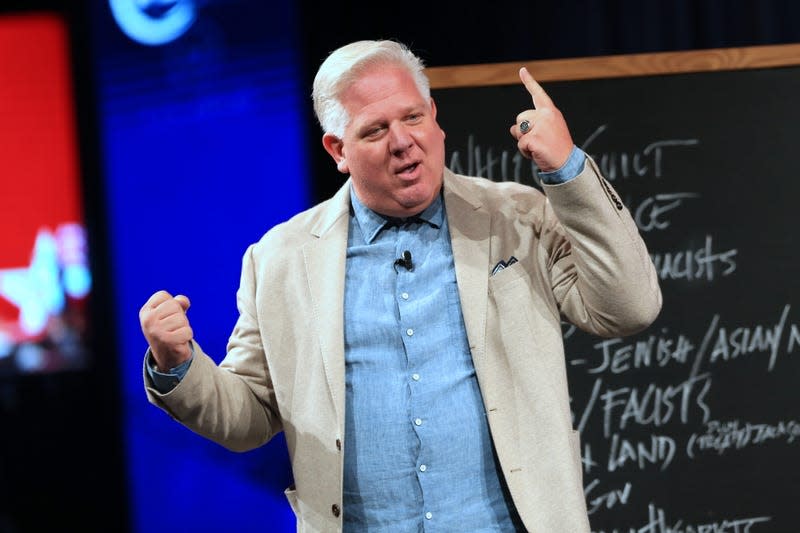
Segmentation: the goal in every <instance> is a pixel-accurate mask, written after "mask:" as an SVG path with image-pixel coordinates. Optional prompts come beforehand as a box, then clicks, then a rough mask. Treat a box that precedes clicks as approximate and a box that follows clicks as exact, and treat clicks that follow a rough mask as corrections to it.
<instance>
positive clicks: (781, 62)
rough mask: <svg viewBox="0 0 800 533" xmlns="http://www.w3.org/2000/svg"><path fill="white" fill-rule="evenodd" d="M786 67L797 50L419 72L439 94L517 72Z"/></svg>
mask: <svg viewBox="0 0 800 533" xmlns="http://www.w3.org/2000/svg"><path fill="white" fill-rule="evenodd" d="M792 65H800V44H779V45H764V46H748V47H739V48H711V49H706V50H690V51H684V52H653V53H643V54H625V55H607V56H597V57H582V58H567V59H544V60H533V61H524V62H506V63H490V64H478V65H461V66H449V67H429V68H427V69H426V70H425V72H426V74H427V75H428V78H429V79H430V81H431V89H444V88H457V87H484V86H490V85H511V84H515V83H519V77H518V75H517V72H518V71H519V69H520V68H521V67H523V66H526V67H528V70H529V71H530V72H531V73H532V74H533V75H534V77H535V78H536V79H537V80H538V81H540V82H542V81H570V80H587V79H596V78H619V77H629V76H654V75H659V74H679V73H688V72H708V71H715V70H738V69H752V68H772V67H784V66H792Z"/></svg>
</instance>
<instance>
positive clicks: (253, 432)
mask: <svg viewBox="0 0 800 533" xmlns="http://www.w3.org/2000/svg"><path fill="white" fill-rule="evenodd" d="M252 249H253V247H252V246H251V247H250V248H248V250H247V253H246V254H245V256H244V260H243V264H242V274H241V281H240V285H239V290H238V292H237V294H236V300H237V307H238V308H239V318H238V320H237V322H236V326H235V327H234V330H233V333H232V334H231V337H230V339H229V341H228V353H227V355H226V357H225V359H224V360H223V361H222V363H220V365H219V366H217V364H216V363H215V362H214V360H213V359H212V358H211V357H209V356H208V355H207V354H206V353H205V352H203V350H202V348H201V347H200V345H199V344H197V343H196V342H195V341H192V343H193V348H194V358H193V360H192V364H191V366H190V367H189V371H188V372H187V373H186V376H185V377H184V378H183V380H182V381H181V382H180V383H179V384H178V385H177V386H176V387H175V388H174V389H172V390H171V391H169V392H168V393H165V394H161V393H159V392H158V391H157V390H156V389H155V388H153V386H152V384H151V383H150V382H149V378H148V377H147V375H146V373H145V389H146V392H147V398H148V400H149V401H150V402H151V403H152V404H154V405H156V406H157V407H160V408H161V409H163V410H164V411H166V412H167V413H168V414H169V415H170V416H172V417H173V418H174V419H176V420H177V421H178V422H180V423H181V424H183V425H184V426H186V427H188V428H189V429H191V430H192V431H194V432H195V433H198V434H200V435H202V436H204V437H206V438H209V439H211V440H213V441H214V442H217V443H218V444H221V445H222V446H224V447H226V448H228V449H230V450H234V451H246V450H250V449H253V448H256V447H258V446H260V445H262V444H264V443H265V442H267V441H268V440H269V439H270V438H272V436H273V435H275V434H276V433H277V432H279V431H280V430H281V420H280V416H278V413H277V408H276V407H275V406H276V405H277V402H276V399H275V392H274V388H273V386H272V380H271V378H270V375H269V370H268V367H267V364H266V357H265V354H264V347H263V345H262V342H261V335H260V333H259V330H258V321H257V318H256V305H255V292H256V287H255V285H256V282H255V279H256V278H255V274H254V262H253V254H252Z"/></svg>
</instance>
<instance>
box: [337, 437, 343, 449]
mask: <svg viewBox="0 0 800 533" xmlns="http://www.w3.org/2000/svg"><path fill="white" fill-rule="evenodd" d="M336 449H337V450H339V451H342V440H341V439H336Z"/></svg>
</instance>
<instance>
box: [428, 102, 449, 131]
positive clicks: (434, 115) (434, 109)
mask: <svg viewBox="0 0 800 533" xmlns="http://www.w3.org/2000/svg"><path fill="white" fill-rule="evenodd" d="M430 104H431V116H432V117H433V120H434V121H435V120H436V102H434V101H433V97H431V99H430ZM439 131H441V132H442V137H447V135H445V133H444V130H443V129H442V128H439Z"/></svg>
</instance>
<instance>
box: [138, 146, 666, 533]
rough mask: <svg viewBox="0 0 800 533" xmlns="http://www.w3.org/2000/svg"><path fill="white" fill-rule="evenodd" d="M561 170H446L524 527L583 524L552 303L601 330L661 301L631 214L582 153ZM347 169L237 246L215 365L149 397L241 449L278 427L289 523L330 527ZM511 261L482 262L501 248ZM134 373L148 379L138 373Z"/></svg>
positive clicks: (469, 309)
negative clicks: (339, 180)
mask: <svg viewBox="0 0 800 533" xmlns="http://www.w3.org/2000/svg"><path fill="white" fill-rule="evenodd" d="M587 161H588V162H587V164H586V166H585V169H584V171H583V172H582V173H581V174H580V175H579V176H578V177H577V178H575V179H574V180H571V181H569V182H567V183H565V184H560V185H555V186H547V185H546V186H544V188H545V192H546V195H547V196H546V197H545V195H543V194H542V193H540V192H539V191H537V190H536V189H534V188H532V187H526V186H522V185H519V184H516V183H494V182H491V181H489V180H487V179H484V178H471V177H465V176H459V175H455V174H453V173H452V172H450V171H449V170H446V171H445V175H444V202H445V206H446V211H447V217H448V223H449V227H450V237H451V240H452V248H453V254H454V257H455V267H456V277H457V280H458V289H459V295H460V297H461V305H462V308H463V313H464V320H465V322H466V330H467V336H468V339H469V345H470V349H471V351H472V358H473V361H474V364H475V370H476V373H477V377H478V381H479V383H480V387H481V392H482V395H483V400H484V404H485V407H486V411H487V416H488V420H489V427H490V430H491V435H492V439H493V441H494V444H495V447H496V449H497V454H498V456H499V460H500V465H501V467H502V471H503V474H504V476H505V479H506V481H507V483H508V487H509V489H510V492H511V495H512V497H513V499H514V503H515V504H516V506H517V509H518V511H519V513H520V516H521V518H522V520H523V521H524V523H525V526H526V527H527V529H528V530H529V531H534V532H541V533H579V532H585V531H589V522H588V517H587V512H586V504H585V498H584V494H583V483H582V471H581V463H580V446H579V436H578V434H577V433H576V432H575V431H573V429H572V422H571V416H570V404H569V393H568V390H567V374H566V364H565V357H564V348H563V342H562V330H561V322H560V319H561V316H562V315H563V316H564V317H566V318H567V319H568V320H569V321H571V322H572V323H574V324H576V325H577V326H579V327H581V328H582V329H584V330H586V331H589V332H592V333H595V334H598V335H602V336H622V335H626V334H630V333H633V332H636V331H639V330H641V329H643V328H645V327H647V326H648V325H649V324H650V323H651V322H652V321H653V320H654V319H655V317H656V315H657V314H658V312H659V310H660V308H661V293H660V290H659V286H658V281H657V277H656V274H655V271H654V268H653V265H652V262H651V260H650V258H649V256H648V253H647V250H646V248H645V245H644V243H643V242H642V239H641V238H640V236H639V233H638V231H637V228H636V226H635V224H634V222H633V220H632V219H631V216H630V214H629V213H628V211H627V209H625V208H624V207H623V205H622V204H621V203H620V201H619V199H618V197H617V195H616V193H615V192H614V190H613V188H612V187H611V186H610V185H609V184H608V183H607V182H606V181H605V180H604V179H603V178H602V177H601V176H600V173H599V171H598V170H597V167H596V165H595V164H594V162H593V161H591V160H590V159H589V160H587ZM349 203H350V202H349V182H348V183H347V184H345V185H344V186H343V187H342V188H341V189H340V190H339V191H338V192H337V193H336V195H335V196H334V197H333V198H331V199H329V200H327V201H325V202H323V203H321V204H320V205H318V206H316V207H314V208H312V209H310V210H308V211H305V212H303V213H300V214H299V215H297V216H295V217H293V218H292V219H291V220H289V221H288V222H286V223H284V224H281V225H278V226H276V227H275V228H273V229H272V230H270V231H269V232H268V233H267V234H266V235H265V236H264V237H263V238H262V239H261V240H260V241H259V242H258V243H257V244H254V245H252V246H250V247H249V248H248V250H247V252H246V253H245V255H244V259H243V267H242V275H241V285H240V288H239V291H238V293H237V303H238V307H239V312H240V317H239V319H238V321H237V323H236V326H235V328H234V330H233V333H232V334H231V337H230V341H229V344H228V353H227V356H226V357H225V359H224V360H223V361H222V363H221V364H220V365H219V366H217V365H216V364H215V363H214V361H213V360H212V359H211V358H209V356H207V355H206V354H204V353H203V351H202V349H201V348H200V346H199V345H197V344H195V345H194V349H195V359H194V361H193V362H192V365H191V367H190V369H189V371H188V373H187V375H186V377H185V378H184V379H183V381H182V382H181V383H180V384H179V385H178V386H177V387H176V388H175V389H173V390H172V391H171V392H169V393H168V394H159V393H158V392H157V391H156V390H155V389H153V388H152V386H150V384H149V382H148V383H146V385H147V387H146V388H147V395H148V398H149V400H150V401H151V402H152V403H154V404H155V405H157V406H159V407H161V408H162V409H164V410H165V411H167V412H168V413H170V415H171V416H173V417H174V418H175V419H176V420H178V421H180V422H181V423H182V424H184V425H186V426H187V427H189V428H190V429H192V430H193V431H195V432H197V433H199V434H200V435H203V436H205V437H208V438H209V439H212V440H214V441H215V442H218V443H219V444H221V445H223V446H225V447H227V448H229V449H231V450H239V451H243V450H248V449H252V448H254V447H257V446H260V445H262V444H264V443H265V442H267V441H268V440H269V439H270V438H271V437H272V436H273V435H275V434H276V433H277V432H279V431H281V430H282V431H284V432H285V435H286V441H287V444H288V448H289V454H290V457H291V462H292V469H293V473H294V479H295V485H294V486H293V487H290V488H289V489H287V491H286V495H287V498H288V499H289V502H290V504H291V506H292V509H293V510H294V512H295V514H296V516H297V528H298V531H340V530H341V528H342V513H343V512H346V511H347V510H346V509H344V510H343V509H342V473H343V453H342V452H343V448H344V446H347V443H346V442H344V440H343V439H344V434H345V431H344V423H345V422H344V421H345V414H344V409H345V363H344V339H343V332H344V327H343V300H344V279H345V252H346V247H347V229H348V216H349ZM512 255H513V256H514V257H516V258H517V259H518V262H517V263H515V264H514V265H513V266H511V267H509V268H506V269H504V270H501V271H500V272H499V273H497V274H495V275H494V276H491V275H490V273H491V271H492V268H493V267H494V265H495V264H496V263H497V262H498V261H500V260H508V259H509V258H510V257H511V256H512ZM145 380H146V382H147V377H146V375H145Z"/></svg>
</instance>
